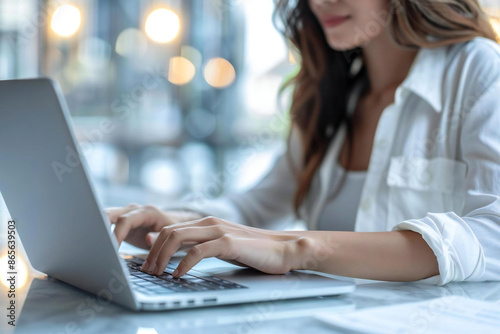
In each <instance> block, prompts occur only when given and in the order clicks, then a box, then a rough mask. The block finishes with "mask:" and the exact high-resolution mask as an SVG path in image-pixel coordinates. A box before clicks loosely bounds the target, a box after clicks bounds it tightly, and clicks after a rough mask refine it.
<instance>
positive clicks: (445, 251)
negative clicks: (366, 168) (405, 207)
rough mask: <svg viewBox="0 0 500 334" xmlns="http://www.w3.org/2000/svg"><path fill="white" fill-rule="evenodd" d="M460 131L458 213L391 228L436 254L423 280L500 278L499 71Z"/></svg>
mask: <svg viewBox="0 0 500 334" xmlns="http://www.w3.org/2000/svg"><path fill="white" fill-rule="evenodd" d="M490 78H491V76H490ZM459 133H460V142H459V143H460V146H459V147H460V153H459V155H460V157H461V160H463V161H464V162H465V163H466V164H467V175H466V195H465V201H464V207H463V210H462V212H461V213H456V212H442V213H430V212H429V213H427V215H426V216H425V217H424V218H422V219H410V220H406V221H403V222H401V223H399V224H397V225H395V226H394V227H393V229H392V230H412V231H415V232H418V233H420V234H421V235H422V237H423V239H424V240H425V241H426V242H427V243H428V245H429V246H430V248H431V249H432V250H433V252H434V254H435V255H436V258H437V261H438V265H439V275H437V276H434V277H431V278H428V279H425V280H421V282H424V283H434V284H438V285H443V284H446V283H448V282H452V281H487V280H496V281H498V280H500V197H499V195H500V73H499V74H498V75H496V78H494V80H493V81H490V82H489V85H488V88H487V89H486V91H485V92H484V93H483V94H481V95H480V97H479V98H478V99H477V101H476V102H475V103H474V105H473V107H472V108H471V109H470V110H469V112H467V113H466V115H465V117H464V120H463V123H462V128H461V130H460V132H459Z"/></svg>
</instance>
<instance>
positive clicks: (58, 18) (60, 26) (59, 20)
mask: <svg viewBox="0 0 500 334" xmlns="http://www.w3.org/2000/svg"><path fill="white" fill-rule="evenodd" d="M81 20H82V18H81V15H80V10H79V9H78V8H76V7H75V6H72V5H68V4H66V5H62V6H61V7H59V8H57V9H56V11H55V12H54V14H53V15H52V20H51V22H50V28H51V29H52V30H53V31H54V32H55V33H56V34H58V35H59V36H62V37H69V36H72V35H74V34H75V33H76V32H77V31H78V28H80V23H81Z"/></svg>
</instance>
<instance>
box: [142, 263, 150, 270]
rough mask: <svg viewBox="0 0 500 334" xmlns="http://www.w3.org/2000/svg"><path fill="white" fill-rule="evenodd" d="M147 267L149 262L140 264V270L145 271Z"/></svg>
mask: <svg viewBox="0 0 500 334" xmlns="http://www.w3.org/2000/svg"><path fill="white" fill-rule="evenodd" d="M148 267H149V262H148V261H144V263H143V264H142V267H141V270H142V271H146V270H148Z"/></svg>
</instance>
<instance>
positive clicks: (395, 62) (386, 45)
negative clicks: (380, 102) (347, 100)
mask: <svg viewBox="0 0 500 334" xmlns="http://www.w3.org/2000/svg"><path fill="white" fill-rule="evenodd" d="M416 55H417V51H415V50H405V49H402V48H400V47H398V46H396V45H394V43H393V42H391V41H390V40H389V38H388V37H387V36H386V35H385V34H382V35H381V36H379V37H378V38H376V39H375V40H373V41H371V42H370V43H369V44H368V45H366V46H364V47H363V61H364V63H365V65H366V68H367V71H368V76H369V78H370V93H371V94H375V95H379V94H383V93H384V92H387V91H388V90H393V89H396V87H397V86H399V85H400V84H401V83H402V82H403V81H404V79H405V78H406V76H407V75H408V72H409V70H410V68H411V65H412V64H413V61H414V59H415V56H416Z"/></svg>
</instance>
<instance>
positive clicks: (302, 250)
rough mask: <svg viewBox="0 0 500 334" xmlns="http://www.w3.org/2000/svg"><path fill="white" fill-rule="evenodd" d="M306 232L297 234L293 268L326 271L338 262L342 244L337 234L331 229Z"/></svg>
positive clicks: (294, 245) (294, 244)
mask: <svg viewBox="0 0 500 334" xmlns="http://www.w3.org/2000/svg"><path fill="white" fill-rule="evenodd" d="M311 232H312V231H309V232H306V235H304V234H300V232H298V233H299V234H298V235H296V236H297V238H296V239H295V241H294V243H293V247H292V249H293V251H292V254H293V255H292V258H293V259H294V260H293V263H292V269H291V270H314V271H325V269H326V268H327V267H328V266H330V265H331V264H332V263H333V262H338V261H339V259H338V256H339V255H340V253H339V248H340V244H339V242H338V240H336V239H337V238H336V237H337V235H336V234H334V232H332V231H329V232H326V233H316V231H314V232H312V233H311Z"/></svg>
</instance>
